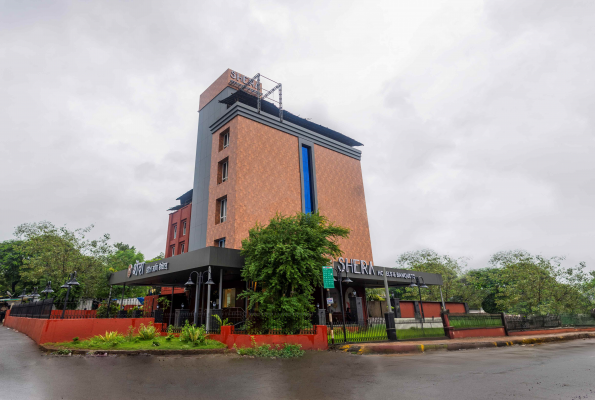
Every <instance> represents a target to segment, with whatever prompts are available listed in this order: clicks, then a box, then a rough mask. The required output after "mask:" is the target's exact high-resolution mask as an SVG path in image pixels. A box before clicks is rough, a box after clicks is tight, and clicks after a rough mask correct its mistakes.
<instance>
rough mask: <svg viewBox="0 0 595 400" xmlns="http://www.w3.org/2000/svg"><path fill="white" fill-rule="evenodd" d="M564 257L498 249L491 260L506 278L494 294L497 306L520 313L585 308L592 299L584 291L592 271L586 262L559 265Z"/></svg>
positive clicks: (590, 278) (501, 276)
mask: <svg viewBox="0 0 595 400" xmlns="http://www.w3.org/2000/svg"><path fill="white" fill-rule="evenodd" d="M563 260H564V257H551V258H545V257H543V256H541V255H531V254H529V253H528V252H526V251H523V250H514V251H505V252H499V253H496V254H494V255H493V256H492V258H491V259H490V264H491V265H492V266H493V267H495V268H499V271H498V274H499V276H500V279H501V280H502V281H503V282H505V284H504V285H501V286H500V287H499V290H498V294H497V295H496V305H497V307H498V308H500V309H502V310H504V311H506V312H510V313H519V314H547V313H552V314H560V313H582V312H588V311H590V309H591V308H592V307H593V302H592V300H591V299H590V298H589V296H588V295H587V294H586V291H588V289H589V287H590V283H591V281H592V275H590V274H587V273H586V272H585V271H584V270H585V268H586V265H585V263H580V264H579V265H578V266H575V267H572V268H564V267H562V261H563Z"/></svg>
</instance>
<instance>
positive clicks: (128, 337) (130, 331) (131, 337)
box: [126, 325, 134, 342]
mask: <svg viewBox="0 0 595 400" xmlns="http://www.w3.org/2000/svg"><path fill="white" fill-rule="evenodd" d="M133 340H134V326H132V325H130V326H129V327H128V330H127V331H126V341H127V342H132V341H133Z"/></svg>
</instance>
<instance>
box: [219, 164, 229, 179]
mask: <svg viewBox="0 0 595 400" xmlns="http://www.w3.org/2000/svg"><path fill="white" fill-rule="evenodd" d="M227 165H228V164H227V161H225V162H224V163H223V164H221V182H225V181H226V180H227Z"/></svg>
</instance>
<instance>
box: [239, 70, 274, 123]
mask: <svg viewBox="0 0 595 400" xmlns="http://www.w3.org/2000/svg"><path fill="white" fill-rule="evenodd" d="M261 76H262V77H263V78H265V79H268V80H269V81H271V82H273V83H276V84H277V85H276V86H275V87H273V88H272V89H271V90H269V91H268V92H266V93H265V94H264V95H263V94H262V86H261V85H260V77H261ZM254 81H256V86H257V88H258V90H257V92H258V94H257V96H256V99H257V104H258V105H257V110H258V113H259V114H260V102H261V101H262V100H264V99H266V98H267V97H268V96H270V95H271V94H273V93H274V92H275V90H277V89H279V101H278V103H279V120H280V121H281V123H283V88H282V86H281V84H280V83H279V82H275V81H274V80H272V79H271V78H267V77H266V76H264V75H261V74H260V73H258V74H256V75H254V77H253V78H251V79H250V80H249V81H248V82H246V83H245V84H244V85H243V86H242V87H240V90H242V91H245V92H247V90H245V89H246V88H247V87H248V86H250V85H252V83H253V82H254ZM271 100H273V99H271ZM273 101H275V100H273Z"/></svg>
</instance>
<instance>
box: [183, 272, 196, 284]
mask: <svg viewBox="0 0 595 400" xmlns="http://www.w3.org/2000/svg"><path fill="white" fill-rule="evenodd" d="M184 286H194V282H192V275H190V277H189V278H188V282H186V283H185V284H184Z"/></svg>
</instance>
